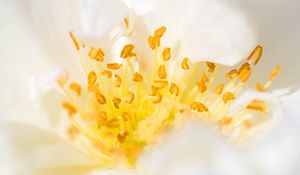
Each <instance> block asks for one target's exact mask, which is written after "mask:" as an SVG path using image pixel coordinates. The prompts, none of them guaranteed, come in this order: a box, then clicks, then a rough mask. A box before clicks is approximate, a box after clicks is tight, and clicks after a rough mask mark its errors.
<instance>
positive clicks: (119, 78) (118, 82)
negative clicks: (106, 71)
mask: <svg viewBox="0 0 300 175" xmlns="http://www.w3.org/2000/svg"><path fill="white" fill-rule="evenodd" d="M115 78H116V84H115V85H116V87H117V88H119V87H120V86H121V84H122V79H121V77H120V75H119V74H115Z"/></svg>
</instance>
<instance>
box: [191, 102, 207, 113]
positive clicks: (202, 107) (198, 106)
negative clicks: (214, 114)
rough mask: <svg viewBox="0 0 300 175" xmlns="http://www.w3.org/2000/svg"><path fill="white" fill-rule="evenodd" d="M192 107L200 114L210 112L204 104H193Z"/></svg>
mask: <svg viewBox="0 0 300 175" xmlns="http://www.w3.org/2000/svg"><path fill="white" fill-rule="evenodd" d="M190 107H191V109H193V110H196V111H198V112H208V108H207V107H206V106H205V105H204V104H203V103H200V102H193V103H192V104H191V105H190Z"/></svg>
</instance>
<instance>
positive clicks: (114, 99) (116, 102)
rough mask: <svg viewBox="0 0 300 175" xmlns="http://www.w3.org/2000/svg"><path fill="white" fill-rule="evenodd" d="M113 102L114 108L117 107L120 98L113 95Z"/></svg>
mask: <svg viewBox="0 0 300 175" xmlns="http://www.w3.org/2000/svg"><path fill="white" fill-rule="evenodd" d="M113 103H114V106H115V108H119V107H120V104H121V99H120V98H118V97H114V98H113Z"/></svg>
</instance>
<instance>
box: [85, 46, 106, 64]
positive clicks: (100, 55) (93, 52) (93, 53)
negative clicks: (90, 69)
mask: <svg viewBox="0 0 300 175" xmlns="http://www.w3.org/2000/svg"><path fill="white" fill-rule="evenodd" d="M88 56H89V57H90V58H91V59H93V60H96V61H103V60H104V56H105V54H104V52H103V51H102V50H101V49H99V48H94V47H91V48H90V51H89V54H88Z"/></svg>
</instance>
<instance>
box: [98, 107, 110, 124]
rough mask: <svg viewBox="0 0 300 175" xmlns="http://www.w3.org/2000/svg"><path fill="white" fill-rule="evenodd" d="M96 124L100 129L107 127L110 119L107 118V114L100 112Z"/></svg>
mask: <svg viewBox="0 0 300 175" xmlns="http://www.w3.org/2000/svg"><path fill="white" fill-rule="evenodd" d="M96 122H97V125H98V126H99V127H101V126H106V125H107V124H108V123H109V121H108V117H107V114H106V112H105V111H101V112H99V114H98V116H97V121H96Z"/></svg>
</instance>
